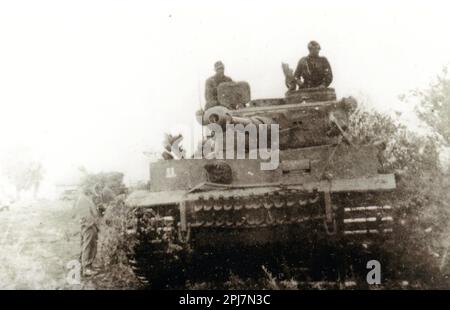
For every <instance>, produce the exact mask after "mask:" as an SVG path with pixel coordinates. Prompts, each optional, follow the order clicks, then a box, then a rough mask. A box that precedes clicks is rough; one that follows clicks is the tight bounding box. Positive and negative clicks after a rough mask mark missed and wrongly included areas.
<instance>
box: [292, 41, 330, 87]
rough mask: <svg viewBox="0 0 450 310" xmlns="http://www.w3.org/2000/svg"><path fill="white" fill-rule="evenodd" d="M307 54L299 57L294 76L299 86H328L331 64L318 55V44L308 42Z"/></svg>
mask: <svg viewBox="0 0 450 310" xmlns="http://www.w3.org/2000/svg"><path fill="white" fill-rule="evenodd" d="M308 50H309V55H308V56H306V57H303V58H302V59H300V61H299V62H298V65H297V69H296V70H295V73H294V77H295V80H296V81H297V84H298V85H299V87H300V88H311V87H328V86H329V85H330V84H331V82H332V81H333V73H332V71H331V66H330V63H329V62H328V60H327V59H326V58H325V57H321V56H319V52H320V45H319V43H317V42H316V41H311V42H309V44H308Z"/></svg>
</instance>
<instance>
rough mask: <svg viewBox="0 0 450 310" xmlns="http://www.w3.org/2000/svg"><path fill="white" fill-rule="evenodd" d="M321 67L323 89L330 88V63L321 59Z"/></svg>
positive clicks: (331, 80) (331, 75) (331, 76)
mask: <svg viewBox="0 0 450 310" xmlns="http://www.w3.org/2000/svg"><path fill="white" fill-rule="evenodd" d="M323 66H324V81H323V84H324V86H325V87H328V86H330V84H331V82H333V71H331V66H330V63H329V62H328V59H326V58H325V57H323Z"/></svg>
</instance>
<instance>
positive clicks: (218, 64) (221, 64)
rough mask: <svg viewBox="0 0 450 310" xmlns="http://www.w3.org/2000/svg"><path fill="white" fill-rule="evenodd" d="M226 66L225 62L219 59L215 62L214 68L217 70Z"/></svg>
mask: <svg viewBox="0 0 450 310" xmlns="http://www.w3.org/2000/svg"><path fill="white" fill-rule="evenodd" d="M224 68H225V66H224V65H223V62H221V61H220V60H218V61H216V62H215V63H214V69H215V70H217V69H224Z"/></svg>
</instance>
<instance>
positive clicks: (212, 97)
mask: <svg viewBox="0 0 450 310" xmlns="http://www.w3.org/2000/svg"><path fill="white" fill-rule="evenodd" d="M214 70H215V71H216V74H215V75H213V76H212V77H210V78H209V79H207V80H206V85H205V98H206V105H205V109H209V108H211V107H213V106H216V105H219V101H218V99H217V87H218V86H219V85H220V84H221V83H223V82H232V81H233V80H232V79H231V78H229V77H228V76H226V75H225V66H224V65H223V63H222V62H221V61H217V62H216V63H215V64H214Z"/></svg>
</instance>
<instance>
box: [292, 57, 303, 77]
mask: <svg viewBox="0 0 450 310" xmlns="http://www.w3.org/2000/svg"><path fill="white" fill-rule="evenodd" d="M304 68H305V64H304V58H302V59H300V60H299V61H298V63H297V68H296V69H295V72H294V78H295V79H296V80H299V79H300V78H301V76H302V74H303V72H304V70H305V69H304Z"/></svg>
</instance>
